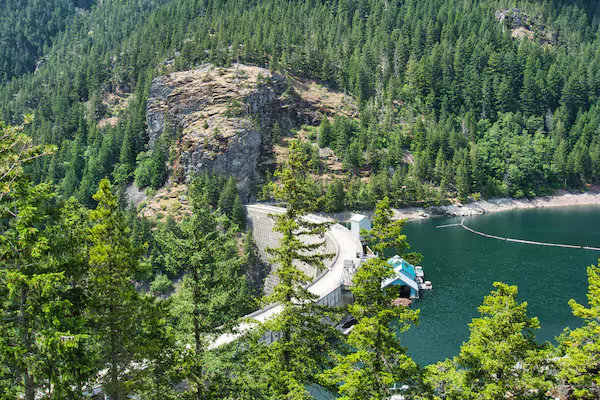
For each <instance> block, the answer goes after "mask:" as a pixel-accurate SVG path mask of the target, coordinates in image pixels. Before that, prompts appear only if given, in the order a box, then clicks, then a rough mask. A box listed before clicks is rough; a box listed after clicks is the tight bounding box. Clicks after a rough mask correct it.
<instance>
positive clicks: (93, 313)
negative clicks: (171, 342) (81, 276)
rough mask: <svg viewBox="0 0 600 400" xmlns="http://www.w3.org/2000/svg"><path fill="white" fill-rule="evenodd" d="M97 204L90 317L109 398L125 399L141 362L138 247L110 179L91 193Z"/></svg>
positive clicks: (93, 218) (91, 257) (91, 252)
mask: <svg viewBox="0 0 600 400" xmlns="http://www.w3.org/2000/svg"><path fill="white" fill-rule="evenodd" d="M93 198H94V200H95V201H97V202H98V206H97V207H96V209H95V210H93V211H92V212H91V213H90V218H91V221H92V223H93V225H92V227H91V229H90V232H89V240H90V243H91V247H90V249H89V286H88V290H89V295H90V303H89V310H88V312H89V319H90V324H91V328H92V329H93V331H94V332H95V339H96V341H97V342H98V343H99V345H100V353H101V359H102V360H103V362H104V363H105V365H106V368H108V372H107V374H106V375H105V376H104V379H103V381H102V384H103V388H104V390H105V391H106V393H107V394H108V396H109V398H110V399H111V400H122V399H125V397H126V395H127V393H128V386H129V385H131V384H132V379H133V376H132V375H133V371H132V370H133V369H134V365H133V363H134V362H135V361H138V362H139V361H140V360H139V359H138V356H139V353H140V347H141V344H140V337H139V336H138V335H137V334H136V332H137V331H138V329H139V326H140V324H139V321H138V316H139V313H140V306H141V301H140V297H139V296H140V295H139V294H138V293H137V292H136V290H135V287H134V286H133V280H134V278H136V277H139V275H140V273H141V265H140V263H139V257H140V256H141V250H142V249H141V248H135V247H134V246H133V244H132V240H131V235H130V232H129V227H128V226H127V222H126V218H125V216H124V215H123V213H122V212H121V211H119V209H118V202H117V200H118V199H117V197H116V196H115V195H114V194H113V193H112V187H111V184H110V182H109V181H108V179H102V180H101V181H100V185H99V188H98V191H97V192H96V193H95V194H94V196H93Z"/></svg>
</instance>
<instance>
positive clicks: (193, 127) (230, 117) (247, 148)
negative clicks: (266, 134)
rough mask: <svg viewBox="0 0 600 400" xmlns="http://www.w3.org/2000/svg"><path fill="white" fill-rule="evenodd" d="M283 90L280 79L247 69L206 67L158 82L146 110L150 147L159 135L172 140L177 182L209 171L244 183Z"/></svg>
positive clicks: (254, 166)
mask: <svg viewBox="0 0 600 400" xmlns="http://www.w3.org/2000/svg"><path fill="white" fill-rule="evenodd" d="M283 84H285V80H284V79H283V78H282V77H277V76H273V75H272V74H271V73H270V72H269V71H268V70H266V69H262V68H257V67H248V66H234V67H231V68H229V69H216V68H214V67H213V66H211V65H207V66H204V67H203V68H200V69H196V70H193V71H185V72H178V73H173V74H170V75H168V76H161V77H158V78H156V79H154V81H153V82H152V86H151V89H150V96H149V99H148V106H147V107H148V110H147V111H148V112H147V118H148V121H147V123H148V136H149V142H150V146H153V144H154V143H155V142H156V140H157V139H158V138H159V137H160V136H161V135H166V134H169V135H173V138H174V139H175V140H176V150H177V157H176V160H175V164H174V165H173V169H174V177H175V179H178V180H185V179H187V178H188V177H189V176H190V175H192V174H193V173H194V172H197V171H205V170H208V171H213V172H216V173H222V174H227V175H232V176H233V177H234V178H235V179H237V180H238V181H239V182H241V183H243V182H246V181H248V180H250V179H252V178H253V177H254V175H255V174H256V169H257V165H258V160H259V157H260V153H261V144H262V141H263V140H262V135H261V130H263V128H264V127H263V126H262V125H261V122H262V124H265V123H268V122H269V121H268V120H269V118H266V117H270V116H271V114H273V110H275V109H277V107H278V104H277V98H278V97H279V95H280V92H283V90H284V86H283ZM257 121H260V122H258V123H257Z"/></svg>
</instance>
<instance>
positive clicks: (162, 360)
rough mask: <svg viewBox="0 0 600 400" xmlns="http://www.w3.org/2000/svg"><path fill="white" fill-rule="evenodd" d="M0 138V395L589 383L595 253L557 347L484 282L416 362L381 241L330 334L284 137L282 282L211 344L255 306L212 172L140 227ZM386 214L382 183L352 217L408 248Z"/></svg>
mask: <svg viewBox="0 0 600 400" xmlns="http://www.w3.org/2000/svg"><path fill="white" fill-rule="evenodd" d="M11 143H17V144H18V146H10V144H11ZM0 149H2V151H1V152H0V155H1V157H0V162H1V164H0V171H7V170H11V171H14V172H11V173H10V174H6V173H5V174H3V175H2V176H1V177H0V183H1V184H2V188H3V196H1V197H0V212H1V219H0V227H1V228H2V234H1V235H0V295H1V296H0V298H1V301H0V328H1V329H0V332H2V333H1V335H0V389H1V392H0V398H2V399H13V398H24V399H26V400H33V399H36V398H49V399H52V398H69V399H79V398H84V397H86V396H89V395H90V393H92V392H94V391H96V390H98V389H100V390H101V391H102V392H104V393H106V394H107V395H108V396H109V398H110V399H113V400H118V399H124V398H128V397H130V396H139V397H142V398H147V399H157V400H158V399H175V398H190V399H223V398H230V399H234V398H235V399H240V398H242V399H246V398H247V399H256V398H264V399H280V398H290V399H310V398H312V394H311V390H313V389H315V388H317V387H321V388H322V390H324V389H327V390H329V391H331V392H338V393H339V394H340V395H341V396H342V398H345V399H362V398H367V397H368V398H374V399H388V398H390V396H392V395H393V394H395V393H397V392H398V390H400V391H401V393H402V395H403V396H405V397H407V398H414V399H457V400H458V399H504V398H519V399H521V398H531V399H549V398H553V397H552V396H556V395H559V394H560V395H563V396H566V397H567V398H580V399H592V398H597V396H598V393H599V389H598V388H599V385H598V368H597V358H598V335H599V332H598V326H597V325H598V324H597V318H598V304H599V303H600V295H599V282H598V277H599V273H598V267H595V266H591V267H590V268H589V269H588V274H589V280H590V287H589V294H588V299H589V305H588V306H587V307H586V306H585V305H581V304H578V303H576V302H574V301H572V302H571V307H572V308H573V313H574V315H576V316H578V317H581V318H582V322H583V324H582V326H581V327H580V328H577V329H573V330H570V331H569V330H566V331H565V333H564V334H563V335H562V336H561V338H560V339H559V345H558V347H556V348H554V347H552V346H551V345H549V344H547V343H546V344H541V345H540V344H537V343H536V342H535V340H534V335H533V332H534V330H535V329H537V328H538V327H539V322H538V320H537V319H536V318H532V317H529V316H528V315H527V304H526V303H520V302H518V301H517V299H516V295H517V288H516V287H514V286H509V285H506V284H503V283H499V282H498V283H496V284H495V285H494V286H495V290H494V291H492V293H491V294H490V295H489V296H487V297H486V298H485V299H484V302H483V305H482V306H481V307H480V308H479V312H480V314H481V316H480V317H478V318H475V319H474V320H473V322H472V323H471V336H470V338H469V340H468V341H467V342H465V343H464V344H463V346H462V348H461V350H460V353H459V354H458V356H456V357H455V358H454V359H452V360H446V361H444V362H441V363H438V364H435V365H431V366H427V367H426V368H424V369H420V368H419V367H418V366H417V365H416V363H415V362H414V361H413V360H411V359H410V357H409V356H408V355H407V354H406V349H405V348H404V347H402V346H401V344H400V336H401V333H402V332H403V331H405V330H406V329H408V328H409V327H410V325H411V324H412V323H416V322H417V319H418V312H416V311H414V310H411V309H410V308H406V307H404V306H398V305H395V304H394V303H393V301H392V300H393V299H394V298H396V297H398V296H399V292H398V287H394V286H390V287H388V288H382V282H383V281H384V280H386V279H387V278H389V277H390V276H392V275H393V270H392V267H391V265H390V264H388V263H387V262H386V261H385V259H383V258H373V259H371V260H369V261H367V262H365V263H363V264H361V266H360V267H359V269H358V271H357V272H356V274H355V276H354V278H353V279H354V282H353V285H352V286H351V290H352V293H353V295H354V299H355V302H354V304H352V305H351V306H349V307H348V309H347V310H345V311H346V312H348V313H350V314H351V315H352V316H353V317H354V318H355V319H356V325H355V326H354V328H353V330H352V332H351V333H350V334H349V335H348V336H347V337H346V338H344V337H342V336H341V335H339V334H338V333H337V331H336V330H335V329H334V328H333V327H332V326H331V325H330V324H329V323H327V321H335V320H336V319H337V318H339V317H340V315H341V314H340V311H344V310H338V309H335V308H331V307H326V306H323V305H318V304H317V303H316V302H315V300H316V299H315V296H314V295H313V294H312V293H311V292H310V291H308V290H307V289H306V288H305V287H304V286H303V284H304V283H306V282H307V281H309V280H310V278H309V277H308V276H306V275H305V274H303V273H302V272H301V271H300V270H299V269H298V268H297V267H296V263H297V262H304V263H308V264H311V265H313V266H314V267H316V268H320V267H323V260H324V259H325V258H327V257H331V255H329V254H323V252H322V249H321V247H322V246H323V242H314V241H313V242H311V244H307V243H306V242H304V241H302V240H301V238H302V237H303V236H305V235H311V236H321V237H322V236H323V234H324V233H325V231H326V230H327V227H328V225H327V224H320V223H314V222H311V221H308V220H306V219H303V218H302V217H303V216H304V215H305V213H307V212H310V211H314V210H315V209H316V208H317V206H318V204H319V203H320V202H321V201H322V200H323V199H322V198H316V199H315V198H314V191H313V183H312V176H311V173H310V170H309V168H308V166H307V165H308V163H307V159H306V154H305V153H304V152H303V151H302V149H301V146H300V145H299V144H298V143H296V142H294V143H292V145H291V150H292V152H291V154H290V156H289V158H288V161H287V163H286V165H285V166H284V167H282V168H281V169H279V170H278V171H277V173H276V176H277V177H278V178H279V179H280V180H279V181H278V183H272V184H271V185H272V192H273V193H274V196H275V197H276V198H277V199H279V200H280V201H284V202H285V204H286V212H284V213H283V214H279V215H278V216H276V217H275V230H276V231H278V232H279V233H281V239H280V240H279V245H278V247H275V248H272V249H269V252H270V253H271V255H272V257H273V259H272V262H273V263H274V264H275V265H277V268H276V270H275V275H276V276H277V278H278V283H277V285H276V286H275V288H274V290H273V292H272V293H271V294H270V295H269V296H267V297H266V298H265V303H272V302H278V303H279V305H280V307H281V311H280V312H279V313H278V314H276V315H275V316H274V317H273V318H270V319H268V320H267V321H265V322H264V323H261V324H258V326H256V327H255V329H251V330H250V331H245V334H243V335H241V336H240V337H239V339H238V340H237V341H234V342H233V343H231V344H229V345H225V346H222V347H217V348H214V347H211V343H213V341H214V340H215V338H217V337H218V336H220V335H222V334H224V333H231V332H235V328H236V327H238V326H239V325H238V324H239V322H240V321H239V317H240V316H242V315H244V314H246V313H247V312H249V311H250V310H251V309H252V308H253V306H255V303H254V302H253V293H252V290H251V288H250V284H251V283H252V280H251V279H249V277H250V275H249V274H247V273H245V272H246V271H247V270H248V264H249V263H253V262H255V259H256V255H255V254H254V251H253V247H254V245H253V240H252V238H251V237H250V236H249V235H247V236H246V239H245V244H244V245H243V246H242V243H241V241H240V240H239V239H240V234H241V233H240V231H239V228H238V225H237V224H235V223H233V222H231V221H230V220H229V218H228V216H227V215H226V214H225V213H224V211H223V210H222V209H221V207H223V208H225V207H224V206H221V205H223V204H228V203H229V200H228V199H227V198H225V197H223V196H217V195H216V192H217V191H216V190H215V187H217V184H215V182H218V178H214V177H211V176H209V175H205V176H203V177H202V176H201V177H199V178H198V179H197V180H196V181H195V182H194V183H192V185H191V189H192V190H191V191H190V197H191V202H192V213H191V215H188V216H185V217H183V219H182V220H181V221H179V222H177V221H175V219H173V218H169V219H167V220H166V221H165V222H164V223H159V224H158V225H157V226H156V227H155V228H151V227H150V226H149V225H148V221H146V220H143V219H139V218H137V217H135V216H130V217H128V216H127V214H126V213H125V211H123V210H122V209H121V206H120V202H119V201H118V197H117V196H116V195H115V193H114V191H115V188H114V187H113V186H112V185H111V183H110V181H108V180H107V179H102V180H101V181H100V182H99V184H98V190H97V191H96V192H95V194H94V195H93V199H94V200H95V201H96V203H97V205H96V206H95V208H94V209H92V210H89V209H87V208H86V207H85V206H83V205H81V204H80V203H79V202H78V201H77V200H76V199H75V198H74V197H71V198H70V199H68V200H65V199H64V198H62V197H61V196H59V195H57V194H56V192H55V188H54V187H53V186H52V185H50V184H48V183H41V184H35V183H33V182H31V180H30V179H29V178H28V177H27V176H25V175H24V174H23V171H22V169H20V168H19V167H14V168H13V169H11V166H15V165H16V166H19V165H21V164H22V163H25V162H28V161H31V159H32V158H35V157H38V156H44V155H45V156H48V154H44V152H51V151H52V150H53V149H42V148H36V147H32V146H31V144H30V141H29V140H28V139H27V137H25V136H23V134H22V133H21V132H19V129H15V128H11V127H7V126H2V127H1V131H0ZM221 182H231V181H230V180H228V181H225V180H221ZM225 185H226V186H228V185H231V184H230V183H225ZM223 193H225V192H223ZM211 197H212V198H211ZM215 204H217V205H218V206H214V205H215ZM391 216H392V210H391V208H390V202H389V199H388V198H384V199H383V200H382V201H380V202H378V204H377V207H376V212H375V217H374V220H373V229H372V230H371V231H369V232H363V234H364V235H365V237H366V238H367V240H368V241H369V242H370V243H372V247H373V249H374V250H375V251H377V252H379V253H381V254H383V253H384V252H385V251H386V250H387V249H393V250H394V251H395V252H397V253H398V254H401V255H403V256H405V257H407V258H408V259H411V260H414V261H418V260H419V258H420V256H419V255H418V254H413V253H410V254H406V251H407V250H408V249H409V246H408V244H407V242H406V236H405V235H403V234H402V226H403V224H404V221H393V220H392V219H391ZM242 247H243V249H242ZM150 280H152V283H151V284H149V282H150ZM173 281H175V282H176V285H173ZM394 288H395V289H394ZM266 335H268V336H270V337H273V336H275V340H274V341H273V342H270V341H264V340H262V339H261V338H264V337H265V336H266ZM318 385H320V386H318Z"/></svg>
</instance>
